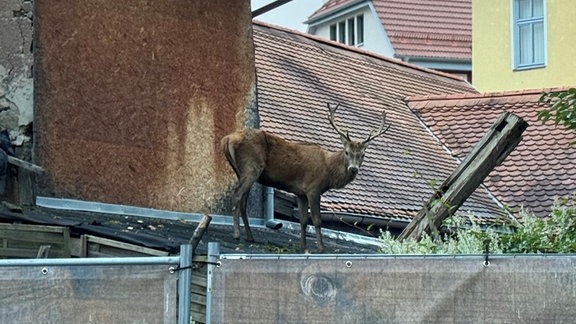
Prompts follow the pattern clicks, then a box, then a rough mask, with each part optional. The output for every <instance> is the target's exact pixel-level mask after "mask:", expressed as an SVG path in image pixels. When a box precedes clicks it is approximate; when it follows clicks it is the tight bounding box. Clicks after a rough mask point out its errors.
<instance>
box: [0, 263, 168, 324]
mask: <svg viewBox="0 0 576 324" xmlns="http://www.w3.org/2000/svg"><path fill="white" fill-rule="evenodd" d="M72 260H74V259H72ZM76 260H78V259H76ZM34 261H40V262H41V260H34ZM23 262H26V261H23ZM62 262H64V263H65V262H66V261H65V260H62ZM72 262H74V261H72ZM88 262H93V261H88ZM120 262H121V261H120ZM9 263H10V262H9V260H5V261H4V264H2V262H0V305H1V306H0V323H176V317H177V313H178V312H177V302H176V299H177V279H178V273H173V272H171V271H170V270H169V267H170V266H169V265H167V264H129V265H128V264H99V263H96V264H89V265H83V264H77V263H78V262H76V264H69V265H62V264H57V261H56V262H55V261H54V260H51V261H50V262H49V263H48V264H45V265H41V264H30V265H9ZM34 263H37V262H34ZM118 263H119V262H118ZM7 264H8V265H7ZM173 266H174V267H176V266H178V264H177V263H176V264H174V265H173Z"/></svg>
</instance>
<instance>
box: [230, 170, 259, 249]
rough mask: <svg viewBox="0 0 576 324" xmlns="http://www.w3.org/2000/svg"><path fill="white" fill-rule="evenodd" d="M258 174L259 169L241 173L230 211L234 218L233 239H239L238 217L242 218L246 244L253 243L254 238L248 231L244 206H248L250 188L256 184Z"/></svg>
mask: <svg viewBox="0 0 576 324" xmlns="http://www.w3.org/2000/svg"><path fill="white" fill-rule="evenodd" d="M260 173H262V170H261V169H260V168H252V169H250V170H249V172H243V173H242V176H241V177H240V178H239V179H238V183H237V185H236V189H235V190H234V199H233V205H234V207H233V210H232V214H233V216H234V224H233V226H234V239H240V216H242V222H243V223H244V229H245V230H246V240H247V241H248V242H254V236H252V230H251V229H250V224H249V222H248V215H247V214H246V206H247V204H248V194H249V193H250V188H251V187H252V184H253V183H254V182H256V180H257V179H258V177H259V176H260Z"/></svg>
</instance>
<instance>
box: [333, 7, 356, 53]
mask: <svg viewBox="0 0 576 324" xmlns="http://www.w3.org/2000/svg"><path fill="white" fill-rule="evenodd" d="M330 39H331V40H333V41H337V42H340V43H342V44H347V45H350V46H357V47H360V46H362V45H363V44H364V15H357V16H354V17H350V18H347V19H344V20H341V21H338V22H337V23H334V24H332V25H330Z"/></svg>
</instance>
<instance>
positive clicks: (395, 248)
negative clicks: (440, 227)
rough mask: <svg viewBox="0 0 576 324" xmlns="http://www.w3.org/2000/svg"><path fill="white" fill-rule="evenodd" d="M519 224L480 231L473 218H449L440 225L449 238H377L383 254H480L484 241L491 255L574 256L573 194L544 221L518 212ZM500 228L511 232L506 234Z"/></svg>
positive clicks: (384, 235)
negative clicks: (519, 216)
mask: <svg viewBox="0 0 576 324" xmlns="http://www.w3.org/2000/svg"><path fill="white" fill-rule="evenodd" d="M520 214H521V218H520V219H519V221H516V220H513V221H510V222H509V223H508V224H504V225H503V228H500V229H499V231H498V232H497V231H495V229H494V228H484V227H481V226H479V225H478V224H477V223H476V222H474V217H473V216H471V215H470V216H469V217H462V216H453V217H451V218H448V219H447V220H446V222H445V223H444V226H445V227H447V228H449V229H450V232H451V235H446V236H445V237H444V238H442V239H439V238H434V237H432V236H429V235H424V236H423V237H422V239H421V240H420V241H414V240H404V241H402V242H398V241H397V240H396V239H395V238H394V237H393V236H392V235H391V234H390V233H389V232H384V233H382V235H381V236H380V239H381V240H382V243H383V248H382V249H381V251H380V252H382V253H386V254H481V253H482V252H483V249H484V245H485V242H487V241H488V242H490V243H489V244H490V247H489V250H490V251H491V253H576V195H575V196H570V197H565V198H562V199H557V200H555V201H554V206H553V207H552V212H551V213H550V216H548V217H546V218H540V217H536V216H534V215H533V214H531V213H528V212H526V211H521V212H520ZM502 229H504V230H505V229H511V230H510V231H508V232H505V231H502Z"/></svg>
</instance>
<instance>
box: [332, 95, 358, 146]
mask: <svg viewBox="0 0 576 324" xmlns="http://www.w3.org/2000/svg"><path fill="white" fill-rule="evenodd" d="M327 105H328V110H329V111H330V116H328V120H329V121H330V125H332V127H333V128H334V129H335V130H336V132H338V134H340V136H342V137H344V138H345V139H347V140H348V141H352V140H351V139H350V135H349V134H348V130H346V132H343V131H342V130H341V129H340V128H339V127H338V126H337V125H336V121H335V120H334V113H336V109H338V107H340V104H339V103H338V104H336V106H335V107H332V106H331V105H330V103H327Z"/></svg>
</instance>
